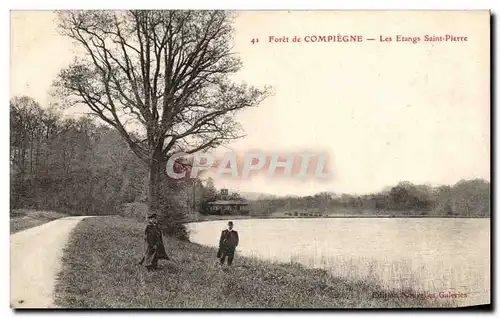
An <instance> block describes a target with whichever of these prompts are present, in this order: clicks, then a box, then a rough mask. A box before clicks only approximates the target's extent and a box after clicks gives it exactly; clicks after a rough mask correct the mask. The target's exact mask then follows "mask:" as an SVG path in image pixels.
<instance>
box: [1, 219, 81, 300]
mask: <svg viewBox="0 0 500 318" xmlns="http://www.w3.org/2000/svg"><path fill="white" fill-rule="evenodd" d="M84 218H86V217H85V216H78V217H67V218H62V219H58V220H55V221H52V222H49V223H45V224H43V225H40V226H37V227H33V228H30V229H27V230H24V231H21V232H18V233H15V234H12V235H11V236H10V306H11V307H12V308H51V307H55V305H54V297H53V292H54V286H55V280H56V277H57V275H58V273H59V272H60V270H61V257H62V254H63V248H64V246H65V244H66V242H67V241H68V237H69V234H70V232H71V230H72V229H73V228H74V227H75V226H76V225H77V224H78V222H80V221H81V220H82V219H84Z"/></svg>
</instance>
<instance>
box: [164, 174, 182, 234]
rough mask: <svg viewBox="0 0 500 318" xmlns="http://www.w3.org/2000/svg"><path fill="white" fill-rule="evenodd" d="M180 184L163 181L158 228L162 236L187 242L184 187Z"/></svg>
mask: <svg viewBox="0 0 500 318" xmlns="http://www.w3.org/2000/svg"><path fill="white" fill-rule="evenodd" d="M184 186H185V184H184V183H182V182H175V181H169V180H165V181H163V182H162V187H161V189H162V191H161V192H160V197H159V212H160V213H159V214H160V219H159V223H160V228H161V230H162V232H163V234H165V235H168V236H172V237H176V238H178V239H180V240H189V233H188V231H187V228H186V226H185V225H184V223H186V222H187V221H188V217H187V211H188V209H189V208H188V206H187V203H186V198H185V192H184V191H183V190H184V188H183V187H184Z"/></svg>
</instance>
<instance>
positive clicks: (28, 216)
mask: <svg viewBox="0 0 500 318" xmlns="http://www.w3.org/2000/svg"><path fill="white" fill-rule="evenodd" d="M65 216H68V215H66V214H63V213H59V212H54V211H37V210H27V209H19V210H12V211H11V212H10V234H13V233H16V232H19V231H22V230H26V229H29V228H31V227H35V226H39V225H42V224H44V223H47V222H50V221H53V220H56V219H59V218H62V217H65Z"/></svg>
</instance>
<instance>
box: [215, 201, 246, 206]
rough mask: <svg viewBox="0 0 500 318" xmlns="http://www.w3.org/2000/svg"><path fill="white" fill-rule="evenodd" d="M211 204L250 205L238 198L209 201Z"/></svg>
mask: <svg viewBox="0 0 500 318" xmlns="http://www.w3.org/2000/svg"><path fill="white" fill-rule="evenodd" d="M208 204H210V205H248V203H247V202H245V201H236V200H217V201H212V202H208Z"/></svg>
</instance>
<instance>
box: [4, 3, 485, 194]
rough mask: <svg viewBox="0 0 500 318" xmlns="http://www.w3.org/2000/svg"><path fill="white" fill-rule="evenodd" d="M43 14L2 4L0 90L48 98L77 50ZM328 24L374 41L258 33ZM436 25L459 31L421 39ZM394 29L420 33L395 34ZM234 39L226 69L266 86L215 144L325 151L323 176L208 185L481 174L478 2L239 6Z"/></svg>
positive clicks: (366, 185)
mask: <svg viewBox="0 0 500 318" xmlns="http://www.w3.org/2000/svg"><path fill="white" fill-rule="evenodd" d="M53 19H54V15H53V13H51V12H49V11H14V12H12V13H11V61H10V66H11V71H10V84H11V87H10V91H11V96H16V95H28V96H31V97H33V98H34V99H35V100H37V101H38V102H40V104H41V105H42V106H44V107H46V106H48V105H49V103H51V102H54V101H55V100H54V99H53V97H51V96H50V94H49V93H50V89H51V84H52V81H53V80H54V79H55V78H56V76H57V73H58V72H59V71H60V70H61V69H62V68H63V67H64V66H66V65H67V64H68V63H70V62H71V60H72V59H73V57H74V56H75V54H77V51H76V50H75V48H74V47H73V45H72V43H71V42H70V40H69V39H67V38H64V37H62V36H60V35H59V34H58V33H57V31H56V29H55V23H54V21H53ZM339 34H340V35H363V36H364V37H365V38H375V39H376V41H364V42H362V43H304V42H301V43H293V42H288V43H282V42H281V43H269V42H268V41H269V37H270V36H274V37H276V38H280V37H283V36H285V37H288V38H289V41H291V39H292V38H293V37H294V36H297V37H301V38H303V37H305V36H310V35H326V36H328V35H339ZM446 34H449V35H453V36H467V41H465V42H458V41H456V42H424V41H423V37H424V36H425V35H437V36H440V35H443V36H444V35H446ZM397 35H402V36H410V37H420V38H421V39H422V41H420V42H419V43H416V44H413V43H411V42H396V36H397ZM380 37H382V38H384V39H385V38H387V37H392V38H393V41H392V42H383V43H382V42H379V38H380ZM252 39H258V40H259V42H258V43H255V44H252V43H251V40H252ZM234 50H235V52H236V53H238V54H239V56H240V58H241V60H242V62H243V68H242V69H241V71H240V72H239V73H238V74H236V76H235V80H236V81H244V82H246V83H248V84H251V85H255V86H259V87H262V86H264V85H270V86H272V87H273V91H274V95H273V96H271V97H269V98H267V99H266V100H265V101H264V102H263V103H262V104H261V105H259V107H256V108H252V109H247V110H244V111H242V112H241V113H240V114H238V117H237V118H238V120H239V121H240V123H241V124H242V126H243V128H244V131H245V134H246V137H245V138H242V139H240V140H237V141H235V142H233V143H231V144H229V145H228V146H227V148H221V149H220V150H219V151H221V152H224V151H230V150H229V149H233V150H235V151H238V152H240V153H241V152H243V153H244V152H245V151H249V150H250V149H261V150H264V151H268V152H282V151H292V152H299V151H302V150H304V149H307V150H313V151H318V152H321V153H327V154H328V156H329V158H330V170H331V171H332V178H331V179H328V180H326V181H325V180H314V179H307V180H295V179H291V180H289V179H283V178H270V177H265V176H258V177H254V178H251V179H245V180H231V179H229V178H227V177H226V178H218V177H217V176H214V177H215V179H216V180H215V183H216V186H217V187H228V188H230V189H234V190H240V191H252V192H264V193H272V194H277V195H286V194H293V195H307V194H314V193H317V192H321V191H331V192H336V193H369V192H373V191H379V190H382V189H383V188H385V187H387V186H391V185H395V184H397V183H398V182H400V181H410V182H414V183H419V184H431V185H440V184H454V183H456V182H457V181H459V180H461V179H471V178H483V179H486V180H489V176H490V75H489V74H490V57H489V52H490V50H489V13H488V12H484V11H483V12H479V11H476V12H466V11H454V12H444V11H441V12H437V11H436V12H431V11H427V12H396V11H392V12H391V11H389V12H376V11H370V12H354V11H346V12H332V11H329V12H312V11H300V12H287V11H281V12H279V11H273V12H258V11H253V12H250V11H249V12H240V13H239V15H238V18H237V19H236V21H235V46H234ZM83 111H85V109H83V108H82V109H76V110H73V112H74V113H75V114H81V113H82V112H83Z"/></svg>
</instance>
